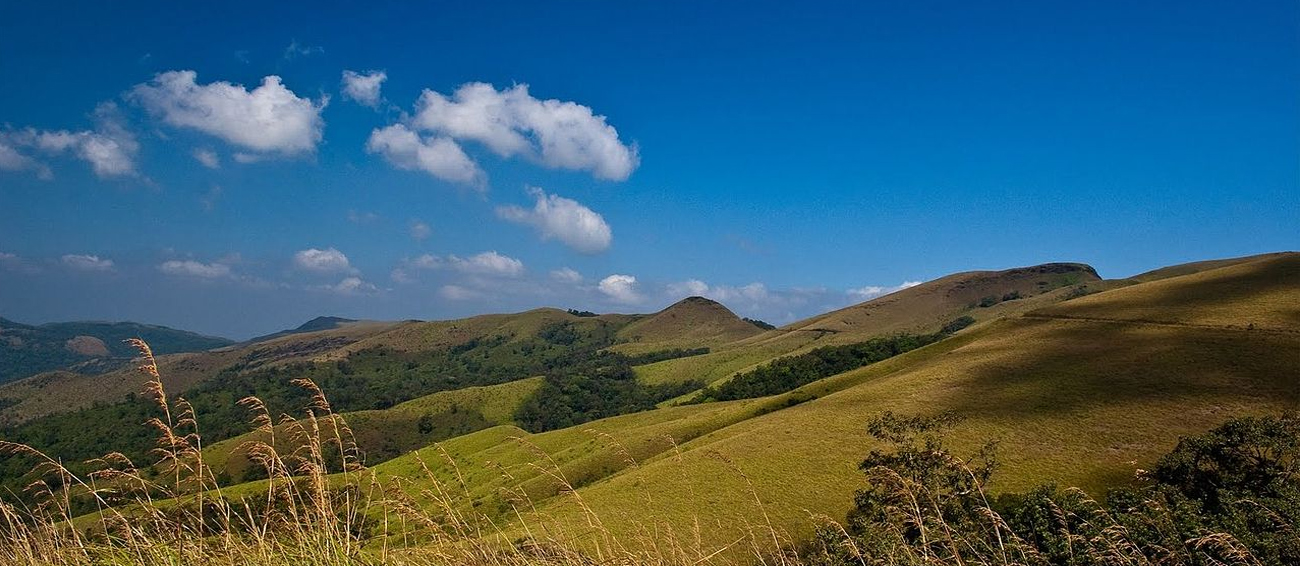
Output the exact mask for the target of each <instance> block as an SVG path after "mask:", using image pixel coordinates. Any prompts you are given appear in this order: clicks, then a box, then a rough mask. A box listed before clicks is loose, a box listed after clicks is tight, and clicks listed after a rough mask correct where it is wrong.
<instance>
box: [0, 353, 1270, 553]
mask: <svg viewBox="0 0 1300 566" xmlns="http://www.w3.org/2000/svg"><path fill="white" fill-rule="evenodd" d="M130 343H131V345H132V346H134V347H135V348H136V349H137V350H138V351H139V352H140V370H141V372H142V373H143V375H144V376H145V378H146V383H145V388H144V390H145V392H146V394H147V395H148V396H149V398H150V399H152V400H153V402H154V403H155V404H156V406H157V410H158V414H157V416H156V417H155V418H152V419H150V420H149V421H148V422H147V423H146V425H147V426H149V427H151V428H152V429H153V430H155V431H156V432H157V438H158V442H157V446H156V448H155V449H154V450H153V451H152V456H153V457H154V462H151V463H150V464H149V465H147V466H144V467H138V466H137V465H136V464H135V463H133V462H130V461H129V460H128V459H127V458H125V457H124V456H122V455H121V454H117V453H112V454H108V455H106V456H104V457H103V458H100V459H98V460H95V461H94V462H93V463H94V464H95V471H94V472H91V473H89V474H85V475H77V474H74V473H73V472H72V471H70V470H69V469H68V467H66V466H64V465H63V463H62V462H60V461H59V460H58V459H57V458H55V457H52V456H50V455H46V454H44V453H42V452H40V451H38V450H35V449H33V448H31V447H29V446H25V445H21V444H15V443H9V442H0V452H3V453H4V454H6V455H7V456H8V457H27V458H32V459H33V461H34V462H36V466H35V467H34V469H33V471H32V477H33V478H34V479H33V481H32V482H31V484H30V485H28V486H27V489H26V492H25V494H24V497H22V498H21V499H20V501H25V502H31V503H17V502H3V503H0V562H3V563H5V564H12V565H15V566H36V565H57V566H82V565H91V564H96V565H98V564H111V565H117V564H122V565H125V564H139V565H147V566H155V565H157V566H162V565H169V566H170V565H182V564H195V565H203V566H261V565H267V566H269V565H313V566H343V565H371V564H375V565H378V564H396V565H413V566H416V565H418V566H423V565H469V566H516V565H517V566H525V565H552V564H554V565H559V564H582V565H592V566H595V565H610V564H612V565H646V566H696V565H701V564H762V565H765V566H768V565H770V566H804V565H808V566H812V565H829V564H843V565H849V564H856V565H859V566H866V565H867V564H890V565H893V564H917V565H949V564H951V565H954V566H965V565H967V564H994V565H1012V564H1047V563H1049V562H1048V561H1047V560H1046V559H1045V558H1044V557H1043V556H1042V555H1040V554H1039V553H1037V552H1036V551H1035V550H1034V545H1033V544H1030V543H1029V542H1027V541H1026V540H1025V539H1024V538H1022V537H1021V536H1019V535H1018V534H1017V533H1016V532H1014V530H1013V529H1012V528H1011V527H1009V526H1008V524H1007V522H1006V521H1004V520H1003V519H1002V518H1001V517H1000V516H999V515H998V514H997V513H996V512H994V511H993V509H992V506H991V505H989V504H988V502H987V499H986V498H985V496H984V492H983V485H982V482H979V481H975V482H973V483H972V484H971V485H972V486H973V489H974V490H975V491H973V492H971V493H966V494H963V496H967V497H968V496H971V495H977V496H978V499H979V501H982V502H983V503H982V504H981V505H977V506H976V507H975V509H976V511H977V512H976V513H975V514H974V516H973V519H972V520H971V521H965V522H962V523H961V524H955V523H954V522H953V521H951V520H950V516H951V514H950V513H948V512H947V510H948V508H949V507H950V504H951V498H952V497H953V494H951V493H945V492H942V491H939V490H935V489H933V488H932V487H931V486H929V485H926V484H925V483H923V482H917V481H914V480H912V479H909V478H907V477H905V476H903V475H900V474H898V473H895V472H892V471H890V470H888V469H885V468H879V469H872V470H870V479H871V481H872V482H873V485H876V486H878V487H883V488H884V489H886V490H887V492H888V501H889V502H891V503H890V505H889V506H888V507H887V509H888V512H887V513H885V515H884V516H883V517H882V518H881V519H880V521H879V522H878V524H876V525H874V531H873V532H875V533H877V535H879V536H877V537H876V538H874V539H870V540H868V539H864V538H863V537H862V536H861V535H859V534H857V533H854V534H851V533H850V529H848V528H846V527H845V526H844V525H842V524H841V523H839V522H837V521H834V520H831V519H829V518H824V517H823V518H816V517H814V518H812V519H810V520H812V521H816V523H817V525H818V528H817V530H818V532H819V534H820V536H818V537H816V539H815V540H814V541H812V542H804V543H802V544H796V541H794V540H792V539H791V537H789V536H788V534H787V533H785V532H783V531H782V530H781V529H780V528H778V527H777V526H775V525H774V524H773V522H772V520H771V519H770V518H769V516H768V512H767V510H766V508H765V507H764V504H763V500H762V497H761V494H760V493H759V492H758V490H757V489H756V488H755V487H754V486H753V484H752V483H750V482H749V480H748V478H747V477H746V476H745V474H744V472H743V470H740V469H739V468H738V467H736V466H735V465H734V464H733V463H731V461H730V460H727V459H726V458H725V457H724V456H722V455H720V454H719V455H718V457H719V458H720V459H721V460H722V461H723V462H724V463H726V464H727V466H728V467H729V468H730V469H731V470H732V472H733V473H736V474H738V475H739V477H741V478H743V479H744V480H745V481H744V485H746V486H748V488H747V489H748V493H746V494H742V495H739V496H738V497H744V498H745V499H752V501H753V502H754V504H755V508H756V512H754V513H753V514H752V515H753V516H754V517H756V518H757V519H756V520H755V521H754V522H752V523H749V524H745V525H743V526H742V528H741V529H740V532H742V533H743V534H742V536H740V537H738V538H736V539H735V540H734V541H732V542H730V543H729V544H724V545H720V546H709V545H707V544H705V543H704V542H702V541H703V540H706V539H709V538H711V537H706V536H702V533H701V526H700V522H699V521H698V520H697V521H695V522H694V524H693V525H652V526H647V527H645V528H642V529H640V530H639V531H637V532H638V534H634V535H623V536H620V535H616V534H615V530H614V529H611V528H609V527H608V526H607V525H606V524H605V523H604V522H603V521H602V518H601V517H599V516H598V515H597V513H595V512H594V511H592V510H591V508H590V507H588V506H587V505H586V504H585V503H584V502H583V500H582V497H581V494H580V493H579V492H578V490H576V489H575V488H574V487H573V485H572V484H571V483H570V482H569V480H568V479H567V478H566V477H565V474H564V471H563V469H562V467H561V466H559V465H558V464H557V463H555V462H554V461H553V460H551V458H550V457H549V456H548V455H547V454H546V453H545V452H543V451H542V450H541V449H540V448H537V447H535V446H532V445H530V444H527V441H526V440H525V439H516V441H517V442H520V443H523V444H524V445H525V446H527V447H529V448H530V449H532V450H534V452H535V454H536V456H537V457H536V460H535V462H534V463H533V464H532V466H534V467H535V468H536V469H537V470H538V471H540V472H541V473H542V475H544V476H545V477H548V478H550V479H551V480H552V481H554V482H555V483H556V484H557V485H558V486H559V487H560V493H561V494H562V495H563V496H564V497H567V498H570V499H571V500H572V502H573V503H574V504H575V505H576V508H577V509H579V511H580V517H579V520H577V521H574V520H571V519H572V518H563V519H562V518H560V517H548V516H546V515H545V514H544V513H542V512H539V511H538V507H537V505H536V504H535V502H533V501H532V500H531V499H530V498H529V496H528V495H527V493H526V492H525V491H524V490H523V489H522V487H521V488H518V489H514V490H512V491H510V492H509V493H508V494H507V497H506V500H507V501H508V502H509V505H510V508H511V511H512V513H511V514H510V520H509V521H508V522H507V523H508V524H500V523H498V522H497V521H494V520H493V519H492V518H491V517H489V516H487V515H484V514H482V513H479V512H477V511H475V510H474V506H473V505H472V501H473V497H472V496H471V494H470V488H469V486H468V485H467V484H466V482H465V481H464V479H463V476H462V474H461V471H460V469H459V468H458V467H457V465H456V461H455V460H454V458H452V457H451V455H449V454H448V453H447V452H445V451H442V450H441V448H440V447H439V451H438V453H439V454H440V455H441V459H442V461H441V462H434V463H429V462H425V461H424V460H422V459H418V456H419V455H418V453H417V459H418V462H419V465H420V470H421V474H422V477H418V478H399V479H397V480H395V481H390V482H389V483H388V484H381V482H380V481H378V480H377V479H376V476H375V475H374V474H373V473H372V472H371V471H370V470H369V469H368V468H366V467H365V465H364V462H363V460H362V457H361V454H360V451H359V450H358V449H357V445H356V442H355V440H354V439H353V437H352V434H351V431H350V430H349V429H348V427H347V423H346V422H345V420H344V419H343V418H342V417H341V416H340V415H337V414H335V413H333V412H332V410H331V407H330V403H329V401H328V399H327V398H326V395H325V393H324V392H323V391H321V390H320V389H319V388H318V387H317V386H316V384H314V383H312V382H311V381H307V380H295V381H294V382H293V383H294V385H296V386H298V387H302V388H303V389H305V390H306V391H307V392H308V393H309V394H310V397H311V401H310V404H309V405H308V406H307V407H305V408H304V409H303V412H302V414H301V415H299V416H297V417H293V416H289V415H280V416H278V417H273V416H272V415H271V414H270V413H269V412H268V411H267V409H266V406H265V405H264V404H263V403H262V402H261V401H260V400H259V399H257V398H255V397H248V398H245V399H243V400H241V401H240V402H239V403H240V405H242V406H244V407H246V408H247V409H248V410H249V411H250V414H251V415H252V416H251V419H252V422H253V423H254V425H255V426H256V428H257V430H258V431H259V433H260V434H258V435H253V436H252V437H253V438H255V439H256V440H251V441H249V442H247V443H246V444H245V446H243V447H241V448H242V449H243V450H244V451H246V453H247V454H248V455H249V457H250V459H251V460H252V461H253V462H254V463H255V464H256V465H257V466H259V467H260V468H261V469H262V470H263V471H264V472H265V474H266V479H265V480H261V481H258V482H252V483H250V484H245V485H241V486H238V487H234V488H229V487H223V486H221V485H218V482H217V480H216V476H215V475H214V474H213V473H212V470H211V469H210V468H209V466H208V464H207V463H206V462H205V461H204V458H203V444H202V436H201V435H200V423H199V415H196V414H195V413H194V410H193V408H192V407H191V406H190V405H189V404H188V403H187V402H186V401H185V400H184V399H183V398H176V399H172V398H171V397H169V396H168V394H167V392H166V391H165V389H164V387H163V383H162V380H161V379H160V376H159V374H158V366H157V364H156V362H155V360H154V357H153V354H152V352H151V351H150V349H149V346H148V344H145V343H144V342H143V341H141V340H132V341H130ZM277 435H280V436H281V437H283V436H284V435H288V436H289V438H287V439H286V438H277ZM608 440H611V441H612V440H613V439H608ZM669 441H670V442H671V441H672V439H669ZM615 445H616V449H617V450H619V451H620V452H619V453H620V454H621V455H622V456H623V457H624V458H625V459H627V460H628V462H627V463H628V464H629V466H630V467H631V468H635V467H637V466H638V463H637V462H636V461H635V460H634V459H633V458H632V456H631V455H630V453H628V452H627V451H626V450H623V449H622V448H621V447H619V446H617V443H616V442H615ZM277 446H280V447H285V446H292V447H293V448H292V450H288V451H286V450H284V449H277V448H276V447H277ZM674 446H675V444H674ZM948 463H949V464H952V465H953V466H954V467H953V468H952V469H954V470H964V471H965V472H966V473H970V474H971V475H972V478H974V477H975V472H972V471H971V468H970V467H969V466H967V465H966V463H965V462H961V461H956V460H953V461H950V462H948ZM439 467H445V468H444V470H447V471H450V473H451V475H452V476H453V477H454V478H455V481H454V482H451V483H448V482H445V481H442V480H440V479H439V475H438V474H436V473H435V469H436V468H439ZM503 473H506V474H509V472H508V471H503ZM639 498H645V499H646V500H650V499H652V498H653V494H652V493H642V494H628V499H629V501H628V504H629V505H637V504H639V503H640V502H639V501H638V499H639ZM86 501H89V502H90V503H91V504H92V506H93V509H94V512H92V513H89V514H83V515H81V516H80V517H78V516H75V515H77V512H76V511H75V510H74V509H76V508H78V505H79V504H80V505H83V506H84V502H86ZM1088 501H1090V500H1088ZM78 502H81V503H78ZM1070 508H1071V509H1078V508H1079V506H1078V505H1072V506H1071V507H1070ZM1095 509H1096V513H1093V514H1090V515H1088V516H1086V517H1080V516H1077V515H1076V516H1073V517H1066V516H1065V513H1066V512H1065V511H1062V512H1061V513H1062V517H1061V521H1060V524H1061V528H1062V529H1063V531H1062V532H1063V533H1064V536H1065V540H1067V541H1068V542H1069V543H1070V544H1071V545H1074V546H1072V547H1071V552H1072V553H1073V554H1072V556H1077V557H1078V560H1073V561H1072V563H1078V564H1129V565H1154V564H1182V563H1204V564H1251V565H1253V564H1257V563H1258V561H1257V560H1255V559H1254V557H1253V556H1251V555H1250V553H1249V552H1248V551H1246V550H1245V549H1244V548H1243V547H1242V546H1241V545H1240V544H1238V543H1236V541H1235V539H1232V537H1230V536H1228V535H1225V534H1219V533H1212V534H1207V535H1206V536H1204V537H1202V538H1199V539H1197V540H1191V541H1187V544H1186V545H1185V546H1184V548H1183V549H1182V550H1179V552H1181V554H1179V553H1170V554H1168V555H1167V557H1166V558H1165V559H1159V560H1153V559H1152V558H1151V556H1152V552H1151V549H1147V548H1142V547H1141V545H1140V544H1138V543H1136V542H1134V541H1132V540H1129V539H1128V538H1127V537H1126V531H1125V528H1124V527H1123V526H1122V525H1121V524H1120V523H1119V522H1117V521H1116V520H1114V518H1111V517H1108V516H1107V515H1106V513H1105V511H1104V507H1102V506H1100V505H1096V506H1095ZM1158 516H1159V514H1158V513H1155V514H1153V517H1158ZM682 528H684V532H683V531H678V530H676V529H682ZM1288 528H1289V526H1288ZM918 536H919V539H918ZM918 540H921V541H922V542H921V543H920V544H918V542H917V541H918Z"/></svg>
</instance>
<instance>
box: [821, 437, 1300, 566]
mask: <svg viewBox="0 0 1300 566" xmlns="http://www.w3.org/2000/svg"><path fill="white" fill-rule="evenodd" d="M953 420H954V419H952V418H951V417H948V416H943V417H939V418H932V419H927V418H917V417H912V418H904V417H898V416H895V415H892V414H886V415H884V416H883V417H881V418H879V419H876V420H874V421H873V422H872V423H871V424H870V426H869V432H870V433H871V434H872V436H874V437H876V438H877V439H878V440H881V441H884V442H886V443H888V444H889V445H891V446H892V449H890V450H873V451H872V452H871V453H870V455H869V456H868V457H867V458H866V459H865V460H864V461H863V462H862V464H861V469H862V470H863V471H864V472H865V473H866V474H867V477H868V479H869V481H868V486H867V487H866V488H864V489H863V490H861V491H859V492H858V493H857V495H856V496H855V499H854V506H853V510H852V511H850V513H849V516H848V524H847V529H843V530H841V529H837V528H827V529H822V530H821V531H820V532H819V534H818V539H819V540H818V542H819V544H818V545H816V547H817V548H820V549H822V552H821V558H822V560H821V562H824V563H828V564H842V565H848V564H855V565H860V564H862V563H863V560H862V558H863V557H864V556H865V557H873V558H874V559H875V560H881V558H880V557H888V559H889V560H890V561H891V563H908V562H917V563H927V564H930V563H933V564H978V563H989V562H993V563H1008V562H1014V563H1020V564H1030V565H1040V564H1041V565H1049V564H1050V565H1056V564H1059V565H1069V566H1074V565H1092V564H1121V563H1124V564H1195V565H1207V566H1208V565H1212V564H1215V565H1217V564H1300V537H1297V536H1296V533H1295V531H1294V527H1295V526H1296V525H1297V524H1298V521H1300V415H1297V414H1295V413H1288V414H1284V415H1281V416H1270V417H1247V418H1238V419H1233V420H1231V421H1229V422H1227V423H1226V424H1224V425H1222V426H1221V427H1219V428H1217V429H1215V430H1213V431H1210V432H1209V433H1206V434H1204V435H1200V436H1195V437H1191V438H1185V439H1183V440H1182V441H1181V442H1180V443H1179V444H1178V446H1177V448H1175V449H1174V451H1173V452H1171V453H1170V454H1168V455H1167V456H1165V457H1164V458H1162V459H1161V460H1160V461H1159V462H1158V463H1157V464H1156V466H1155V468H1154V469H1153V470H1151V471H1150V472H1148V473H1145V474H1143V475H1142V478H1143V479H1142V483H1140V484H1139V485H1136V486H1133V487H1128V488H1124V489H1120V490H1116V491H1113V492H1112V493H1110V494H1109V496H1108V497H1107V500H1106V502H1105V503H1100V502H1097V501H1095V500H1092V499H1090V498H1089V497H1088V496H1086V495H1085V494H1083V493H1082V492H1080V491H1078V490H1059V489H1057V488H1056V487H1054V486H1050V485H1049V486H1043V487H1040V488H1037V489H1034V490H1032V491H1030V492H1028V493H1024V494H1010V495H1004V496H1001V497H999V498H997V500H996V501H993V502H991V501H990V498H989V496H988V495H987V493H986V491H985V488H986V486H987V483H988V481H989V479H990V478H991V477H992V476H993V474H994V469H995V467H996V460H995V458H994V454H995V450H994V445H993V444H989V445H986V446H985V447H984V448H983V449H981V450H980V451H979V452H978V453H977V454H975V455H974V456H972V457H970V458H965V459H963V458H960V457H958V456H957V455H955V454H953V453H952V452H951V451H950V450H949V449H948V448H947V447H946V446H945V444H944V441H943V438H942V436H941V434H940V433H939V431H940V429H942V428H943V427H945V426H947V425H948V424H950V423H951V422H953Z"/></svg>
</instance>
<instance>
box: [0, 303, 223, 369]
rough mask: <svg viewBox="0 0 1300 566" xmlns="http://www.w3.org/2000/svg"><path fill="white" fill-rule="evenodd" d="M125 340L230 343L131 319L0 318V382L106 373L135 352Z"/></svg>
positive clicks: (181, 348) (166, 346)
mask: <svg viewBox="0 0 1300 566" xmlns="http://www.w3.org/2000/svg"><path fill="white" fill-rule="evenodd" d="M127 338H144V339H145V340H146V341H148V342H149V343H150V344H151V345H153V348H154V350H155V351H157V352H159V353H162V354H170V353H177V352H198V351H203V350H210V349H213V348H219V347H222V346H228V345H230V344H233V343H234V342H233V341H231V340H227V339H225V338H216V337H212V336H203V335H201V334H195V333H193V332H186V331H183V330H176V329H173V328H167V327H165V326H155V325H151V324H138V323H134V322H55V323H49V324H41V325H29V324H21V323H18V322H14V321H11V320H6V319H3V318H0V383H5V382H10V381H14V380H17V379H22V378H24V377H28V376H32V375H36V374H38V373H42V372H48V371H55V370H68V371H72V372H75V373H83V374H97V373H104V372H107V371H112V370H114V369H117V368H120V367H122V366H123V365H125V364H126V363H127V362H129V361H130V360H131V358H132V357H133V356H134V355H135V352H134V351H132V350H131V349H130V348H129V347H127V346H126V345H124V344H123V343H122V341H123V340H126V339H127Z"/></svg>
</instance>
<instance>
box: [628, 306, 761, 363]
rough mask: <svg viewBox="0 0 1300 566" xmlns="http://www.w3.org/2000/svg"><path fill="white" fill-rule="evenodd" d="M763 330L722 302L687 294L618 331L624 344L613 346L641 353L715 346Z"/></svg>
mask: <svg viewBox="0 0 1300 566" xmlns="http://www.w3.org/2000/svg"><path fill="white" fill-rule="evenodd" d="M762 332H763V330H762V329H760V328H759V327H757V326H755V325H754V324H752V323H749V322H746V321H744V320H742V319H741V318H740V317H739V316H736V314H735V313H733V312H731V310H729V309H727V307H725V306H723V305H722V303H719V302H717V301H714V300H711V299H706V298H704V297H687V298H685V299H682V300H681V301H678V302H677V303H674V304H673V305H672V306H669V307H668V308H666V309H664V310H661V311H659V312H657V313H655V314H652V315H650V316H647V317H644V318H641V319H639V320H636V321H634V322H632V323H630V324H628V325H627V326H624V327H623V328H622V329H620V330H619V331H618V338H619V342H620V343H619V344H618V345H615V346H613V347H612V348H611V349H612V350H615V351H618V352H622V353H625V354H639V353H646V352H653V351H656V350H669V349H673V348H684V349H693V348H712V347H717V346H720V345H722V344H727V343H730V342H735V341H737V340H743V339H745V338H749V337H751V336H754V335H757V334H761V333H762Z"/></svg>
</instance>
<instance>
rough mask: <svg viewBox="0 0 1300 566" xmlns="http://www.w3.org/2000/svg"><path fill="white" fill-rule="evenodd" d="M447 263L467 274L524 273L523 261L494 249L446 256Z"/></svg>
mask: <svg viewBox="0 0 1300 566" xmlns="http://www.w3.org/2000/svg"><path fill="white" fill-rule="evenodd" d="M430 257H431V256H430ZM447 264H448V265H450V266H451V267H452V269H455V270H456V271H459V272H461V273H466V274H469V275H490V276H496V277H518V276H520V275H523V273H524V262H522V261H519V260H517V259H515V258H512V257H510V256H506V255H501V254H499V253H497V252H495V251H490V252H483V253H480V254H477V255H473V256H470V257H468V258H461V257H456V256H454V255H452V256H447Z"/></svg>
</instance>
